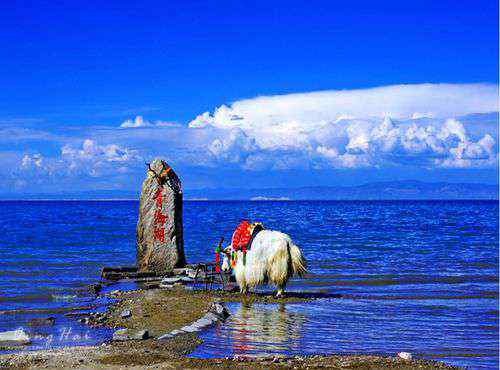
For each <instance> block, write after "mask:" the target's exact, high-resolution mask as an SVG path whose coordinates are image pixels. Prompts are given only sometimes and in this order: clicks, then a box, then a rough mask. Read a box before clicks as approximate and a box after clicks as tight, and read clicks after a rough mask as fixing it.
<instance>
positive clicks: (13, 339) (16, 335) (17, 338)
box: [0, 329, 31, 346]
mask: <svg viewBox="0 0 500 370" xmlns="http://www.w3.org/2000/svg"><path fill="white" fill-rule="evenodd" d="M30 342H31V340H30V337H29V336H28V334H27V333H26V332H25V331H24V330H23V329H17V330H11V331H4V332H1V333H0V345H2V346H21V345H25V344H29V343H30Z"/></svg>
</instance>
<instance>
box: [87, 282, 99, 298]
mask: <svg viewBox="0 0 500 370" xmlns="http://www.w3.org/2000/svg"><path fill="white" fill-rule="evenodd" d="M87 290H88V291H89V292H90V293H91V294H94V295H99V293H101V290H102V285H101V284H90V285H89V286H88V287H87Z"/></svg>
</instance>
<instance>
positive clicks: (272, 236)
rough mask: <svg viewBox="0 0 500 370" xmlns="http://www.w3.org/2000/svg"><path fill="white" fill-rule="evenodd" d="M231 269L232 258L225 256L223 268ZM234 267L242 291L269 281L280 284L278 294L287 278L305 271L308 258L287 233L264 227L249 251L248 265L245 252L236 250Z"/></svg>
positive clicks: (302, 273) (230, 250)
mask: <svg viewBox="0 0 500 370" xmlns="http://www.w3.org/2000/svg"><path fill="white" fill-rule="evenodd" d="M225 251H226V252H229V253H231V252H232V251H233V247H232V246H229V247H227V248H226V249H225ZM230 268H231V267H230V260H229V258H228V257H227V255H224V256H223V261H222V270H224V271H229V269H230ZM233 270H234V271H233V272H234V276H235V278H236V282H237V283H238V286H239V287H240V291H241V292H242V293H246V292H247V291H248V289H249V288H254V287H256V286H257V285H262V284H266V283H269V284H272V285H274V286H276V287H277V289H278V292H277V295H278V296H281V295H282V294H283V290H284V288H285V286H286V283H287V282H288V279H290V278H291V277H292V276H294V275H299V276H303V275H304V274H305V273H306V261H305V259H304V256H303V255H302V252H301V251H300V249H299V248H298V247H297V246H296V245H295V244H294V243H293V242H292V239H290V237H289V236H288V235H286V234H283V233H281V232H279V231H273V230H262V231H261V232H259V233H258V234H257V235H256V236H255V238H254V240H253V242H252V245H251V248H250V250H249V251H247V255H246V263H245V264H243V252H241V251H238V252H237V260H236V266H234V269H233Z"/></svg>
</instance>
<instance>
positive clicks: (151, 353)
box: [0, 287, 455, 369]
mask: <svg viewBox="0 0 500 370" xmlns="http://www.w3.org/2000/svg"><path fill="white" fill-rule="evenodd" d="M114 295H115V296H117V297H118V298H119V300H118V301H117V303H116V304H114V305H112V306H110V307H109V308H108V310H107V312H106V313H105V314H101V315H95V316H92V317H90V318H89V321H88V324H89V325H91V326H107V327H114V328H128V329H130V330H141V329H147V330H148V332H149V334H150V336H151V337H152V338H150V339H147V340H131V341H125V342H115V341H110V342H108V343H104V344H102V345H100V346H90V347H67V348H63V349H57V350H43V351H32V352H21V353H15V354H6V355H1V356H0V367H1V368H100V369H101V368H106V369H115V368H116V369H122V368H138V369H139V368H140V369H143V368H155V369H158V368H165V369H250V368H262V369H283V368H295V369H297V368H305V369H316V368H330V369H415V368H418V369H453V368H455V367H451V366H447V365H445V364H443V363H440V362H437V361H427V360H412V361H406V360H403V359H400V358H396V357H381V356H363V355H359V356H357V355H356V356H354V355H349V356H336V355H330V356H320V355H318V356H294V357H275V356H271V357H265V358H258V359H250V358H240V357H236V358H224V359H192V358H187V357H186V355H187V354H188V353H190V352H191V351H192V350H193V349H194V348H196V346H198V345H199V344H200V343H201V340H200V339H199V338H198V337H197V336H196V334H194V333H185V334H180V335H177V336H175V337H174V338H170V339H167V340H161V341H159V340H156V339H155V338H157V337H159V336H160V335H162V334H165V333H167V332H170V331H172V330H174V329H178V328H180V327H182V326H184V325H189V324H190V323H192V322H193V321H195V320H197V319H199V318H200V317H202V316H203V315H204V314H205V313H206V312H207V310H208V309H209V307H210V306H211V304H212V303H213V302H214V301H215V300H216V299H218V300H220V301H222V302H224V301H240V300H241V299H242V297H241V296H240V295H239V294H238V293H227V292H224V293H223V292H219V293H213V292H212V293H205V292H191V291H186V290H184V289H183V288H182V287H179V288H177V289H174V290H171V291H169V290H159V289H154V290H146V291H132V292H123V293H122V292H120V293H117V292H116V293H115V294H114ZM314 298H315V297H314V296H311V295H295V296H294V295H290V296H288V297H285V298H281V299H275V298H273V297H271V296H267V295H255V294H252V295H249V296H248V297H245V298H243V299H244V300H250V301H253V302H262V303H277V302H297V301H304V300H305V301H307V300H310V299H314ZM126 310H129V311H130V316H129V317H125V318H123V317H122V313H123V312H124V311H126Z"/></svg>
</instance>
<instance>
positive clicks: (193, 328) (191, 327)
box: [181, 324, 200, 333]
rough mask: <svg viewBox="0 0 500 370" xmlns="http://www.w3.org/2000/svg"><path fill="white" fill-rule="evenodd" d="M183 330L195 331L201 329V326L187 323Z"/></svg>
mask: <svg viewBox="0 0 500 370" xmlns="http://www.w3.org/2000/svg"><path fill="white" fill-rule="evenodd" d="M181 330H182V331H185V332H187V333H195V332H197V331H200V328H199V327H197V326H195V325H193V324H191V325H186V326H183V327H182V328H181Z"/></svg>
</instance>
